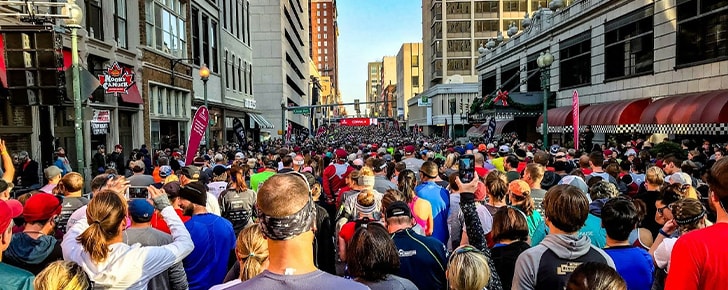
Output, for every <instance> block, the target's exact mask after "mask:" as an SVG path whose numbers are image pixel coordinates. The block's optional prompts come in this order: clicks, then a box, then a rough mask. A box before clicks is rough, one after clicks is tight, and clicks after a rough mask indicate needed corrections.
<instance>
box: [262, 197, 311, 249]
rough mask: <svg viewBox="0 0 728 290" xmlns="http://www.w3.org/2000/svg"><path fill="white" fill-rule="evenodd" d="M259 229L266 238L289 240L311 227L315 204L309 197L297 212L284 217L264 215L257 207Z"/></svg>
mask: <svg viewBox="0 0 728 290" xmlns="http://www.w3.org/2000/svg"><path fill="white" fill-rule="evenodd" d="M258 218H259V219H260V221H261V222H260V229H261V231H262V232H263V235H265V236H266V237H267V238H269V239H271V240H276V241H285V240H290V239H292V238H294V237H296V236H298V235H300V234H302V233H305V232H307V231H309V230H311V229H312V228H313V223H314V220H315V219H316V206H315V205H314V203H313V200H312V199H310V198H309V200H308V203H306V205H305V206H303V208H301V209H300V210H299V211H298V212H296V213H294V214H292V215H289V216H284V217H272V216H268V215H266V214H265V213H264V212H263V211H261V210H260V208H258Z"/></svg>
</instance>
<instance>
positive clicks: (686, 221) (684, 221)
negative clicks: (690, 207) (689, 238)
mask: <svg viewBox="0 0 728 290" xmlns="http://www.w3.org/2000/svg"><path fill="white" fill-rule="evenodd" d="M706 214H707V212H706V211H705V209H703V211H701V212H700V213H699V214H698V215H696V216H694V217H691V218H685V219H677V218H675V222H676V223H677V224H678V225H687V224H692V223H694V222H697V221H699V220H700V219H702V218H703V217H704V216H705V215H706Z"/></svg>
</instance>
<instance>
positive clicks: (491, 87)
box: [481, 71, 498, 96]
mask: <svg viewBox="0 0 728 290" xmlns="http://www.w3.org/2000/svg"><path fill="white" fill-rule="evenodd" d="M497 88H498V86H497V84H496V79H495V71H492V72H490V73H488V74H486V75H484V76H483V80H482V81H481V93H482V94H483V95H484V96H489V95H491V94H493V93H495V92H496V89H497Z"/></svg>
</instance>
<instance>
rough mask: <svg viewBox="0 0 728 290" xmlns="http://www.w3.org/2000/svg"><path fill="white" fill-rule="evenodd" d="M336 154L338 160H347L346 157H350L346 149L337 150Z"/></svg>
mask: <svg viewBox="0 0 728 290" xmlns="http://www.w3.org/2000/svg"><path fill="white" fill-rule="evenodd" d="M334 153H335V154H336V157H337V158H346V155H348V153H346V150H344V149H336V151H335V152H334Z"/></svg>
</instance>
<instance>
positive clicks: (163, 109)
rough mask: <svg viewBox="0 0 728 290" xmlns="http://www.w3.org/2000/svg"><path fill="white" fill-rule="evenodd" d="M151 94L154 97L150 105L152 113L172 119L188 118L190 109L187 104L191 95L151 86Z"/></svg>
mask: <svg viewBox="0 0 728 290" xmlns="http://www.w3.org/2000/svg"><path fill="white" fill-rule="evenodd" d="M149 94H150V96H151V97H152V99H151V101H150V104H151V105H152V108H151V112H152V113H156V115H157V116H166V117H171V118H186V117H188V112H189V107H188V104H187V101H188V98H189V93H188V92H185V91H180V90H176V89H173V88H168V87H163V86H155V85H150V86H149Z"/></svg>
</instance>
